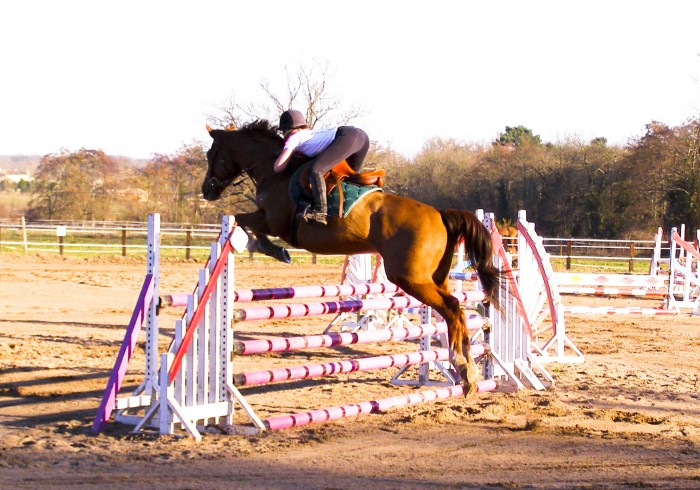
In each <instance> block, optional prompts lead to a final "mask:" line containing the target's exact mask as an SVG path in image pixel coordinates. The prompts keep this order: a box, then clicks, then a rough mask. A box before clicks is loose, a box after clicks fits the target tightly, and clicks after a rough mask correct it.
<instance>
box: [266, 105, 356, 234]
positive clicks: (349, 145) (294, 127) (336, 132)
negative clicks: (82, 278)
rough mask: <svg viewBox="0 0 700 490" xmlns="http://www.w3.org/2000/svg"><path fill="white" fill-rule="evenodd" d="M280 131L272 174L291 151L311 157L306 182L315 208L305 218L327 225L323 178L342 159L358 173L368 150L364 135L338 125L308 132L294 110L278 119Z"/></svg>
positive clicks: (309, 129)
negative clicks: (280, 141) (279, 147)
mask: <svg viewBox="0 0 700 490" xmlns="http://www.w3.org/2000/svg"><path fill="white" fill-rule="evenodd" d="M279 130H280V131H282V132H283V133H284V148H283V149H282V153H280V155H279V156H278V157H277V160H276V161H275V166H274V169H275V172H281V171H283V170H284V169H285V167H286V166H287V162H288V160H289V157H291V156H292V152H294V151H297V152H299V153H301V154H303V155H306V156H307V157H309V158H311V159H312V160H311V162H310V165H311V169H310V172H309V182H310V183H311V191H312V192H313V198H314V209H313V211H311V212H307V213H306V215H305V216H304V219H306V220H313V221H316V222H318V223H322V224H324V225H325V224H326V223H327V218H326V215H327V214H328V205H327V204H326V181H325V180H324V179H323V176H324V175H325V174H326V172H328V171H329V170H330V169H331V168H333V167H334V166H335V165H336V164H337V163H339V162H341V161H343V160H345V161H347V162H348V165H350V167H351V168H352V169H353V170H354V171H355V172H359V171H360V169H361V168H362V164H363V163H364V161H365V157H366V156H367V151H368V150H369V137H368V136H367V133H365V132H364V131H363V130H361V129H359V128H355V127H353V126H339V127H335V128H328V129H311V128H310V127H309V126H308V125H307V124H306V118H305V117H304V115H303V114H302V113H301V112H299V111H295V110H293V109H290V110H288V111H284V112H283V113H282V115H281V116H280V124H279Z"/></svg>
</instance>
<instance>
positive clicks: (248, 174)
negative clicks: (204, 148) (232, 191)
mask: <svg viewBox="0 0 700 490" xmlns="http://www.w3.org/2000/svg"><path fill="white" fill-rule="evenodd" d="M220 147H221V145H220V144H219V143H218V142H217V141H214V143H213V144H212V146H211V149H210V151H212V150H213V151H214V156H213V157H212V158H211V161H213V162H214V163H216V161H217V157H218V155H219V148H220ZM261 163H262V162H258V163H256V164H254V165H251V166H249V167H243V168H242V169H241V170H242V173H245V176H243V177H242V178H240V179H239V180H238V181H236V182H234V180H235V179H236V177H231V178H229V179H226V180H223V181H222V180H219V179H218V178H216V177H214V176H213V175H212V176H210V177H209V179H208V182H209V184H210V185H212V186H216V187H218V188H219V189H222V190H223V189H225V188H227V187H228V186H233V187H236V186H239V185H241V184H242V183H243V182H245V180H246V178H249V179H250V180H251V181H252V182H253V185H254V186H255V187H258V185H259V183H260V182H262V181H263V180H264V179H265V178H266V177H267V176H268V175H269V174H270V173H271V172H273V171H274V169H270V170H268V171H267V172H265V173H264V174H263V175H261V176H260V177H259V178H256V177H255V175H254V174H253V170H254V169H255V168H257V167H258V166H259V165H260V164H261Z"/></svg>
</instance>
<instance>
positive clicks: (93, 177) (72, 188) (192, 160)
mask: <svg viewBox="0 0 700 490" xmlns="http://www.w3.org/2000/svg"><path fill="white" fill-rule="evenodd" d="M699 148H700V119H694V120H690V121H688V122H687V123H685V124H683V125H680V126H676V127H669V126H667V125H664V124H662V123H657V122H654V123H651V124H649V125H647V127H646V131H645V134H644V135H643V136H642V137H640V138H638V139H636V140H633V141H630V142H629V143H628V145H626V146H624V147H619V146H610V145H608V144H607V142H606V140H605V139H604V138H596V139H594V140H592V141H589V142H582V141H578V140H576V139H570V140H567V141H563V142H557V143H543V142H542V141H541V140H540V138H539V136H537V135H535V134H534V133H533V132H532V131H531V130H529V129H527V128H524V127H522V126H518V127H508V128H506V131H505V132H504V133H502V134H500V135H499V137H498V139H497V140H496V141H494V142H493V143H492V144H488V145H475V144H466V143H463V142H458V141H454V140H442V139H434V140H431V141H429V142H427V143H426V144H425V145H424V148H423V149H422V151H420V152H419V153H418V154H417V155H416V156H415V157H414V158H412V159H407V158H405V157H403V156H402V155H400V154H397V153H396V152H394V151H392V150H391V149H387V148H382V147H377V146H375V147H374V148H373V149H372V151H371V153H370V155H369V156H368V159H367V164H366V167H367V168H379V167H381V168H386V169H387V171H388V175H387V179H386V183H387V184H386V185H387V189H388V190H389V191H392V192H395V193H397V194H401V195H405V196H408V197H412V198H415V199H417V200H420V201H423V202H426V203H428V204H432V205H434V206H436V207H439V208H462V209H471V210H473V209H477V208H483V209H485V210H489V211H493V212H495V213H496V216H497V217H498V218H500V219H504V220H511V221H514V220H515V218H516V213H517V210H518V209H526V210H527V212H528V218H529V220H531V221H533V222H534V223H536V224H537V227H538V231H540V232H541V233H543V234H546V235H549V236H574V237H598V238H622V237H632V238H636V237H639V238H645V237H649V236H650V235H651V234H652V233H653V232H654V231H655V229H656V228H657V227H658V226H663V227H664V229H666V230H667V229H669V228H670V227H671V226H679V225H680V224H681V223H684V224H685V225H686V226H688V227H689V229H695V228H700V152H699ZM205 171H206V148H203V147H201V146H199V145H191V146H187V147H183V148H182V149H181V150H180V151H179V152H178V153H176V154H174V155H155V156H154V157H153V158H152V159H151V160H150V161H149V162H148V163H147V164H146V165H144V166H142V167H140V168H136V167H133V166H128V165H126V164H125V163H124V161H123V160H115V159H113V158H110V157H109V156H107V155H105V154H104V153H103V152H101V151H97V150H87V149H82V150H79V151H75V152H65V151H64V152H62V153H60V154H53V155H47V156H45V157H44V158H43V159H42V160H41V162H40V164H39V166H38V168H37V171H36V173H35V180H34V181H33V183H32V189H31V191H32V200H31V204H30V208H29V210H28V216H27V217H28V218H29V219H53V220H61V219H65V220H144V219H145V217H146V215H147V214H148V213H149V212H159V213H161V216H162V219H163V220H164V221H167V222H179V223H214V222H217V221H218V219H219V216H220V215H221V214H222V213H234V214H235V213H236V212H242V211H247V210H250V209H253V207H254V204H253V201H252V197H253V195H252V189H251V188H250V185H249V183H248V184H243V185H241V186H238V187H236V188H235V189H234V190H233V191H232V192H231V193H230V194H229V195H228V196H227V197H226V198H225V199H222V200H221V201H218V202H216V203H210V202H206V201H204V200H202V199H201V191H200V186H201V182H202V178H203V176H204V172H205Z"/></svg>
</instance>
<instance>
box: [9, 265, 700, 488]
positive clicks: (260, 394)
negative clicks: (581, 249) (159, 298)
mask: <svg viewBox="0 0 700 490" xmlns="http://www.w3.org/2000/svg"><path fill="white" fill-rule="evenodd" d="M201 266H202V265H201V264H197V263H194V262H177V263H165V264H163V266H162V286H161V291H174V292H189V291H191V290H192V288H193V286H194V283H195V282H196V277H197V270H198V269H199V268H200V267H201ZM236 267H237V269H236V287H270V286H290V285H303V284H317V285H318V284H336V283H337V282H338V280H339V278H340V270H339V268H338V267H335V266H334V267H331V266H308V265H306V266H294V265H292V266H283V265H276V264H267V263H261V262H249V261H247V260H243V261H241V262H240V263H237V266H236ZM144 272H145V265H144V263H143V261H141V260H139V259H131V258H127V259H110V260H98V259H77V258H63V259H62V258H59V257H43V256H29V257H25V256H18V255H9V254H1V255H0V280H1V282H0V488H54V487H59V488H73V487H80V488H85V487H88V488H90V487H99V488H124V487H130V488H173V489H175V488H280V489H281V488H284V489H288V488H303V489H333V488H364V489H369V488H397V489H398V488H400V489H410V488H627V487H643V488H700V383H699V376H700V369H699V368H698V362H697V361H698V357H700V318H698V317H691V316H690V315H680V316H659V317H641V316H615V315H609V316H604V317H601V316H597V317H576V316H569V317H567V327H568V329H569V335H570V337H571V338H572V339H573V341H574V342H575V343H576V344H577V346H578V347H579V348H580V349H581V350H582V351H583V353H584V354H585V355H586V361H585V363H583V364H568V365H567V364H563V365H549V369H550V371H551V373H552V375H553V376H554V378H555V380H556V384H555V386H553V387H551V388H550V389H548V390H546V391H541V392H537V391H521V392H518V393H486V394H482V395H478V396H476V397H473V398H469V399H466V400H465V399H463V398H454V399H449V400H445V401H439V402H435V403H432V404H424V405H417V406H413V407H406V408H398V409H395V410H393V411H390V412H387V413H384V414H379V415H370V416H362V417H358V418H354V419H345V420H341V421H337V422H332V423H328V424H315V425H310V426H306V427H301V428H296V429H290V430H285V431H278V432H274V433H264V434H262V435H258V436H254V437H245V436H238V435H226V434H220V433H207V434H205V435H204V437H203V440H202V441H201V442H199V443H196V442H194V441H193V440H192V439H190V438H188V437H184V436H173V437H170V436H168V437H162V436H157V435H154V434H152V433H141V434H133V433H131V429H132V428H131V427H130V426H126V425H122V424H118V423H110V424H109V426H108V428H107V430H106V431H105V432H104V433H103V434H100V435H98V436H95V435H93V434H92V433H91V432H90V427H91V424H92V420H93V418H94V416H95V411H96V408H97V406H98V404H99V401H100V398H101V396H102V393H103V390H104V387H105V383H106V379H107V376H108V373H109V370H110V369H111V367H112V365H113V363H114V360H115V357H116V354H117V351H118V348H119V343H120V342H121V339H122V338H123V335H124V328H125V326H126V324H127V323H128V321H129V318H130V315H131V311H132V309H133V307H134V303H135V301H136V296H137V294H138V290H139V288H140V286H141V283H142V281H143V276H144ZM589 301H590V300H589ZM599 301H600V302H602V304H609V303H610V304H612V302H613V301H618V302H619V301H620V300H609V299H600V300H599ZM629 302H630V300H626V303H628V304H629ZM618 304H619V303H618ZM178 317H179V312H178V311H176V310H174V309H170V310H164V311H163V312H162V313H161V316H160V324H161V332H162V333H163V345H166V344H167V341H168V335H172V326H173V320H174V319H176V318H178ZM329 320H330V318H328V317H326V318H317V319H315V320H310V319H307V320H304V321H301V320H297V321H293V322H291V323H285V322H283V321H275V322H267V323H262V322H258V323H256V324H253V325H251V326H249V327H248V330H247V331H245V332H244V334H245V335H247V336H255V335H285V334H294V333H298V332H304V333H307V334H312V333H320V331H321V330H322V329H323V327H325V325H326V324H327V323H328V321H329ZM368 349H370V350H368ZM371 349H375V350H371ZM376 349H377V348H376V347H362V346H352V347H348V348H347V349H346V350H345V351H343V352H342V355H343V356H346V357H348V358H349V357H357V356H362V355H367V353H370V354H372V353H375V352H377V350H376ZM404 350H405V349H404ZM317 355H318V356H320V355H321V354H320V353H319V354H317V353H314V352H312V353H308V354H298V355H297V358H296V359H297V361H299V362H301V361H302V360H303V361H307V360H309V359H315V358H316V356H317ZM318 359H322V357H318ZM142 362H143V355H142V353H137V354H136V356H135V359H134V360H133V361H132V363H131V365H130V371H129V376H128V377H127V380H126V385H127V386H126V387H125V389H123V390H122V393H129V392H130V391H131V390H133V389H134V388H135V387H136V386H137V385H138V383H139V382H140V380H141V379H142V378H141V377H140V374H139V373H140V372H142V370H143V365H142ZM246 362H248V363H252V362H254V361H252V360H250V361H249V360H246V361H241V363H242V364H241V367H242V368H250V367H251V366H252V365H253V364H249V365H245V363H246ZM257 362H269V363H271V364H275V363H276V362H279V359H278V358H277V357H275V356H273V355H269V356H267V357H266V358H264V359H263V360H262V361H257ZM388 371H390V370H387V371H373V372H370V373H365V374H364V375H358V376H355V377H353V376H351V375H348V376H346V377H340V378H338V380H337V381H328V380H324V381H306V382H304V383H292V384H293V385H294V386H292V388H291V389H290V390H287V389H282V388H284V387H277V386H275V387H273V388H267V389H261V388H258V389H253V390H251V391H250V392H249V393H250V395H249V401H250V402H251V404H252V405H253V407H254V408H255V409H256V410H260V412H261V415H263V416H266V415H267V414H268V413H277V412H282V413H290V412H296V411H301V410H306V409H309V408H319V407H324V406H332V405H338V404H344V403H352V402H359V401H365V400H371V399H375V398H374V397H385V396H391V395H393V394H396V393H398V392H401V390H403V391H406V390H411V389H412V388H410V387H402V388H397V387H394V386H392V385H391V384H389V383H388V380H389V379H390V378H391V375H392V374H393V372H388ZM355 374H358V373H355ZM246 396H248V395H246Z"/></svg>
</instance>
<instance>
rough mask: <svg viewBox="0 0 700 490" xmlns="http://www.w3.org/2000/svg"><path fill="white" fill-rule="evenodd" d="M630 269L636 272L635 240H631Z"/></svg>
mask: <svg viewBox="0 0 700 490" xmlns="http://www.w3.org/2000/svg"><path fill="white" fill-rule="evenodd" d="M629 271H630V272H634V242H630V265H629Z"/></svg>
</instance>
